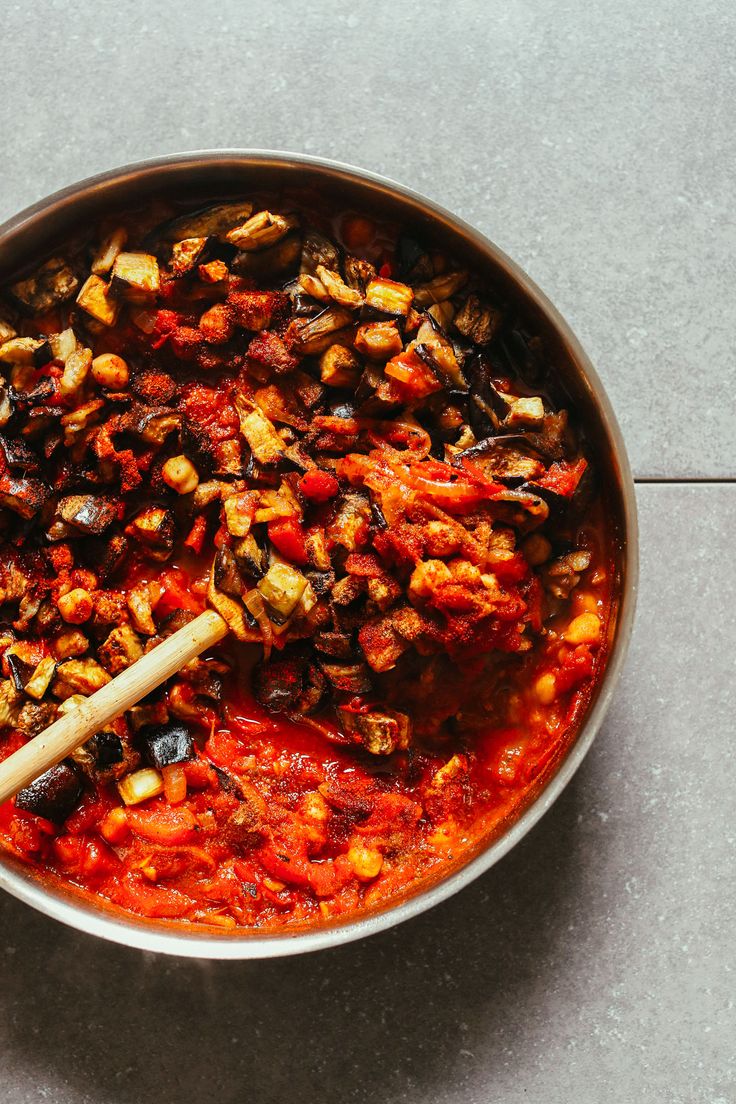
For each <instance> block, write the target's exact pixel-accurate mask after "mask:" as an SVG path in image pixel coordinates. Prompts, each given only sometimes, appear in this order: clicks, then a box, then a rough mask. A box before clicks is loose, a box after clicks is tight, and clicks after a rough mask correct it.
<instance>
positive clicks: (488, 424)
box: [468, 354, 510, 437]
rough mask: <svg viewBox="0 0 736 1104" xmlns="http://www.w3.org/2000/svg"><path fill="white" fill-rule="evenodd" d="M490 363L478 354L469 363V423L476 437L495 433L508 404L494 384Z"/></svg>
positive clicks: (507, 410) (506, 411) (508, 407)
mask: <svg viewBox="0 0 736 1104" xmlns="http://www.w3.org/2000/svg"><path fill="white" fill-rule="evenodd" d="M492 372H493V370H492V367H491V363H490V361H489V360H488V358H487V357H485V356H483V355H482V354H479V355H478V356H477V357H475V358H474V359H473V360H472V361H471V362H470V365H469V374H470V383H471V394H470V399H469V402H468V410H469V415H470V425H471V427H472V429H473V432H474V433H475V435H476V436H477V437H488V436H490V435H491V434H494V433H497V432H498V429H499V426H500V424H501V421H502V420H503V419H504V418H505V417H506V415H507V414H508V412H509V410H510V404H509V402H508V401H507V400H506V398H504V396H503V395H502V393H501V392H500V391H499V390H498V389H497V388H496V387H495V386H494V383H493V380H492V378H491V376H492Z"/></svg>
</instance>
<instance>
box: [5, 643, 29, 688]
mask: <svg viewBox="0 0 736 1104" xmlns="http://www.w3.org/2000/svg"><path fill="white" fill-rule="evenodd" d="M5 662H6V663H7V665H8V670H9V671H10V678H11V680H12V683H13V685H14V686H15V689H16V690H23V688H24V687H25V684H26V683H27V682H28V680H29V678H30V677H31V675H32V674H33V666H32V665H31V664H30V663H24V661H23V660H22V659H21V658H20V656H17V655H15V653H14V652H6V653H5Z"/></svg>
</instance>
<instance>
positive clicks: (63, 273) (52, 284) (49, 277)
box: [10, 257, 79, 315]
mask: <svg viewBox="0 0 736 1104" xmlns="http://www.w3.org/2000/svg"><path fill="white" fill-rule="evenodd" d="M78 287H79V280H77V277H76V276H75V275H74V273H73V272H72V270H71V268H70V267H69V265H68V264H67V263H66V261H64V260H63V259H62V258H61V257H52V258H51V259H50V260H48V261H46V263H45V264H43V265H41V267H40V268H39V269H37V271H36V272H34V273H33V275H32V276H27V277H26V278H25V279H24V280H19V281H18V282H17V283H15V284H11V285H10V294H11V296H12V297H13V299H14V300H15V302H16V303H17V304H18V306H19V307H20V308H21V310H23V311H24V312H25V313H26V314H31V315H33V314H46V312H47V311H50V310H52V309H53V308H54V307H58V306H59V304H60V303H65V302H66V300H67V299H71V297H72V296H73V295H74V293H75V292H76V290H77V288H78Z"/></svg>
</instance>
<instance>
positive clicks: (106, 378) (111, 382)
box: [92, 353, 130, 391]
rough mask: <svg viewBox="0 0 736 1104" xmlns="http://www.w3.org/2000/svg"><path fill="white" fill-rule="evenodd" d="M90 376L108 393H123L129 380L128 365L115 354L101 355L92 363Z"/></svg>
mask: <svg viewBox="0 0 736 1104" xmlns="http://www.w3.org/2000/svg"><path fill="white" fill-rule="evenodd" d="M92 376H93V378H94V380H95V382H96V383H99V385H100V387H106V388H107V389H108V391H124V390H125V388H126V387H127V386H128V381H129V380H130V371H129V370H128V365H127V364H126V363H125V361H124V360H123V358H122V357H119V356H117V355H116V354H115V353H101V354H100V355H99V356H96V357H95V359H94V360H93V361H92Z"/></svg>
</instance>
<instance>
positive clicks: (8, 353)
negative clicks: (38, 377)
mask: <svg viewBox="0 0 736 1104" xmlns="http://www.w3.org/2000/svg"><path fill="white" fill-rule="evenodd" d="M50 359H51V346H50V345H49V343H48V341H46V340H45V338H39V339H36V338H33V337H11V339H10V341H6V342H5V343H4V344H3V345H0V362H2V363H3V364H19V365H23V366H32V365H35V366H36V367H38V366H39V365H41V364H47V363H48V361H49V360H50Z"/></svg>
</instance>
